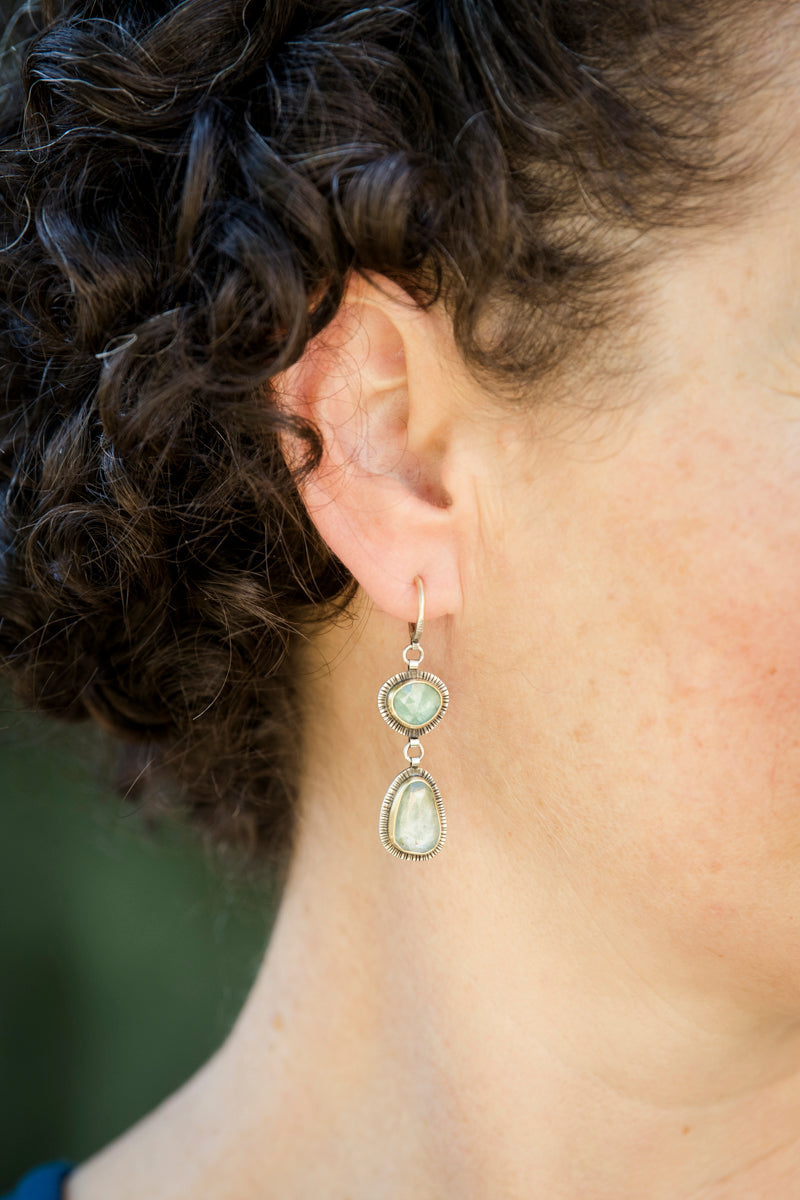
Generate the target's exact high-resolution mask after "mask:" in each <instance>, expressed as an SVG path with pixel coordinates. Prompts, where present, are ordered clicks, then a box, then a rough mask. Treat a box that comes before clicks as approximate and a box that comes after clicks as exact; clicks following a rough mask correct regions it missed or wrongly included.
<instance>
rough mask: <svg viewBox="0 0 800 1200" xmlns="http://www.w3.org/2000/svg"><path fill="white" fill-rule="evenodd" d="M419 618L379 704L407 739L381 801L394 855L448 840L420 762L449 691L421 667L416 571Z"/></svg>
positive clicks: (432, 850) (421, 592) (435, 793)
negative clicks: (401, 667)
mask: <svg viewBox="0 0 800 1200" xmlns="http://www.w3.org/2000/svg"><path fill="white" fill-rule="evenodd" d="M414 583H415V584H416V585H417V621H416V624H415V625H412V624H411V623H410V622H409V626H408V632H409V636H410V639H411V640H410V642H409V644H408V645H407V646H406V648H405V650H404V651H403V662H404V663H405V664H406V668H407V669H406V670H405V671H402V672H401V673H400V674H399V675H393V676H392V677H391V679H387V680H386V682H385V683H384V685H383V687H382V688H381V690H380V691H379V692H378V709H379V711H380V714H381V716H382V717H383V719H384V721H385V722H386V724H387V725H390V726H391V728H392V729H394V730H396V731H397V732H398V733H402V734H404V735H405V737H406V738H407V739H408V742H407V745H406V747H405V749H404V751H403V753H404V754H405V758H406V762H407V763H408V764H409V765H408V767H407V768H406V770H405V771H401V772H400V774H399V775H398V776H397V778H396V779H394V780H393V781H392V783H391V784H390V786H389V790H388V792H387V793H386V795H385V796H384V798H383V804H382V805H381V814H380V821H379V823H378V832H379V834H380V839H381V841H382V842H383V845H384V847H385V848H386V849H387V850H388V851H389V853H390V854H393V855H394V856H395V858H413V859H424V858H433V856H434V854H438V853H439V851H440V850H441V848H442V846H443V845H444V839H445V835H446V833H447V821H446V820H445V815H444V805H443V804H442V797H441V794H440V792H439V788H438V787H437V785H436V781H435V779H434V778H433V776H432V775H429V774H428V772H427V771H423V769H422V768H421V767H420V765H419V764H420V763H421V761H422V756H423V754H424V753H425V751H424V750H423V748H422V743H421V742H420V740H419V739H420V738H421V737H422V735H423V734H425V733H430V731H431V730H432V729H433V728H434V726H436V725H438V724H439V722H440V721H441V719H442V717H443V716H444V714H445V712H446V711H447V705H448V703H449V701H450V695H449V693H448V691H447V688H446V687H445V685H444V684H443V683H442V681H441V679H439V677H438V676H437V675H432V674H431V673H430V671H421V670H420V669H419V668H420V664H421V663H422V660H423V658H424V657H425V652H424V651H423V649H422V646H420V644H419V639H420V638H421V637H422V627H423V624H424V622H425V589H424V587H423V584H422V580H421V578H420V577H419V575H417V576H416V577H415V579H414Z"/></svg>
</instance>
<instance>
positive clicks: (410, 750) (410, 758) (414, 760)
mask: <svg viewBox="0 0 800 1200" xmlns="http://www.w3.org/2000/svg"><path fill="white" fill-rule="evenodd" d="M424 753H425V747H424V746H423V744H422V742H421V741H420V740H419V738H409V740H408V743H407V744H406V746H405V748H404V750H403V754H404V755H405V759H406V762H407V763H411V766H412V767H417V766H419V764H420V763H421V762H422V756H423V755H424Z"/></svg>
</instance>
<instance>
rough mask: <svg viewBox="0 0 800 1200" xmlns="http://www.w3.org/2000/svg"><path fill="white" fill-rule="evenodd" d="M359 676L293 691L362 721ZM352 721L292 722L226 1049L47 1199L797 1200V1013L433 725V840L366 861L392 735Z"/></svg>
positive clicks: (354, 667) (354, 659) (389, 765)
mask: <svg viewBox="0 0 800 1200" xmlns="http://www.w3.org/2000/svg"><path fill="white" fill-rule="evenodd" d="M372 649H373V651H374V650H375V646H373V647H372ZM348 663H349V666H348V665H347V664H348ZM365 663H366V659H365V658H364V657H363V656H362V653H361V651H360V650H358V649H357V650H356V651H355V652H354V653H353V654H351V655H349V656H348V657H347V658H346V659H345V660H343V661H342V662H340V663H339V665H338V667H337V669H336V671H334V672H332V673H331V675H330V676H329V678H328V680H327V681H323V682H322V684H321V685H320V686H318V687H317V690H316V692H315V695H316V696H317V697H319V696H320V693H321V692H325V690H326V689H330V693H331V695H330V696H328V697H327V698H325V697H323V699H325V700H326V703H323V704H321V706H320V709H319V712H320V713H321V714H324V713H326V712H330V711H332V708H331V703H332V702H331V697H332V696H333V695H334V694H336V695H339V696H341V695H345V696H347V697H348V700H349V702H350V703H352V704H353V705H354V708H355V711H361V709H360V708H359V707H358V706H359V705H362V704H363V702H364V699H365V696H366V695H367V693H369V695H370V696H371V695H372V692H374V691H375V690H376V688H375V687H374V686H373V682H374V681H373V680H371V679H370V677H369V672H368V671H366V666H365ZM372 673H373V674H374V671H373V672H372ZM365 679H366V682H365ZM377 682H378V683H380V680H377ZM373 700H374V697H373ZM363 725H364V727H365V728H363V729H362V727H361V725H360V724H357V725H356V727H355V729H353V728H351V730H350V734H349V738H345V737H344V736H343V732H344V731H343V730H342V729H341V728H337V724H336V721H332V722H331V721H325V720H322V719H320V720H318V721H317V722H316V723H315V724H314V730H315V732H314V734H313V736H311V737H310V739H309V747H308V767H307V771H306V784H305V793H304V797H303V805H302V818H301V822H300V831H299V839H298V844H297V849H296V854H295V858H294V862H293V868H292V871H291V874H290V877H289V881H288V884H287V887H286V891H285V895H284V899H283V903H282V907H281V912H280V914H279V918H278V921H277V925H276V928H275V930H274V933H273V937H272V941H271V944H270V948H269V951H268V954H267V957H266V960H265V963H264V965H263V968H262V970H261V973H260V975H259V978H258V979H257V981H256V984H255V987H254V988H253V991H252V994H251V996H250V998H249V1000H248V1003H247V1005H246V1007H245V1009H244V1011H243V1013H242V1015H241V1017H240V1019H239V1021H238V1023H237V1025H236V1027H235V1029H234V1031H233V1033H232V1034H231V1036H230V1038H229V1039H228V1041H227V1042H226V1044H225V1045H224V1046H223V1048H222V1050H221V1051H220V1052H219V1053H218V1054H217V1056H216V1057H215V1058H214V1059H212V1061H211V1062H210V1063H209V1064H208V1065H207V1066H206V1067H205V1068H204V1069H203V1070H202V1071H201V1072H200V1073H199V1074H198V1075H197V1076H196V1077H195V1078H194V1079H193V1080H192V1081H190V1083H189V1084H188V1085H187V1086H186V1087H185V1088H184V1089H183V1090H182V1091H181V1092H179V1093H178V1094H177V1095H176V1096H175V1097H174V1098H172V1099H171V1100H170V1101H168V1102H167V1103H166V1105H165V1106H163V1107H162V1108H161V1109H160V1110H158V1111H157V1112H156V1114H154V1115H153V1116H151V1117H150V1118H148V1119H147V1120H146V1121H145V1122H144V1123H142V1124H141V1125H140V1126H139V1127H138V1128H137V1129H135V1130H134V1131H133V1132H132V1133H131V1134H129V1135H127V1137H126V1138H124V1139H123V1140H122V1141H121V1142H119V1143H117V1144H116V1145H115V1146H114V1147H112V1148H111V1149H110V1150H109V1151H107V1152H106V1153H105V1154H104V1155H101V1156H99V1157H98V1159H96V1160H94V1161H93V1162H91V1163H90V1164H89V1165H88V1166H87V1167H85V1168H83V1169H82V1170H81V1171H79V1172H78V1173H77V1175H76V1177H75V1179H74V1181H73V1185H72V1186H73V1191H72V1192H71V1193H70V1200H101V1197H102V1200H106V1198H107V1196H108V1195H110V1194H112V1193H113V1194H114V1195H115V1197H117V1198H118V1200H140V1198H141V1197H142V1196H144V1195H149V1194H156V1193H157V1194H158V1195H159V1197H160V1198H162V1200H189V1197H192V1200H194V1197H196V1196H197V1195H199V1194H202V1195H206V1196H209V1197H216V1196H219V1197H220V1198H224V1200H262V1198H263V1197H265V1196H272V1195H275V1196H280V1197H281V1200H301V1198H302V1200H306V1198H310V1197H314V1198H315V1200H322V1198H324V1197H339V1196H351V1197H353V1198H354V1200H408V1198H409V1197H414V1200H434V1197H436V1198H437V1200H473V1198H474V1200H489V1198H491V1200H495V1198H499V1197H502V1198H503V1200H512V1198H514V1200H516V1198H518V1200H530V1197H532V1196H547V1197H553V1198H554V1200H587V1197H591V1198H592V1200H684V1198H686V1200H689V1198H690V1197H691V1198H692V1200H700V1198H701V1197H702V1200H754V1198H755V1197H762V1196H763V1197H767V1196H769V1197H770V1200H789V1198H790V1197H792V1198H793V1197H795V1196H796V1195H797V1188H798V1181H800V1144H798V1141H797V1139H798V1135H800V1030H798V1027H797V1024H796V1022H795V1021H794V1020H793V1019H788V1018H787V1019H781V1018H780V1017H779V1016H778V1014H777V1013H776V1012H769V1011H767V1010H766V1008H764V1007H762V1008H759V1006H758V1005H757V1004H756V1003H755V1002H754V1000H753V998H752V997H751V996H750V995H749V994H748V993H747V992H746V991H745V990H741V991H740V992H739V993H735V992H734V991H733V990H732V989H731V988H728V987H723V986H722V984H721V981H722V980H724V978H725V976H724V971H722V973H721V974H720V975H719V976H718V977H714V976H713V975H711V974H709V972H708V970H707V969H706V968H705V967H704V966H702V963H703V959H702V956H696V957H695V956H693V954H692V953H688V952H686V950H685V948H684V947H681V946H680V945H676V944H675V943H674V939H673V940H670V939H669V938H667V937H666V936H664V933H663V930H662V929H660V928H659V927H658V926H657V924H655V923H652V924H651V922H650V918H649V916H648V906H647V904H646V903H645V902H643V903H642V905H641V906H639V907H635V906H629V907H628V909H627V910H625V909H624V906H622V905H621V904H620V903H619V902H618V899H617V897H616V893H615V888H614V886H613V880H612V879H611V878H609V887H608V889H607V893H606V892H605V891H604V890H602V889H598V887H597V884H596V879H595V877H594V876H593V875H592V874H591V872H589V871H587V870H585V869H583V864H582V863H581V861H580V860H579V859H577V860H576V861H572V859H571V857H570V854H569V853H565V852H564V851H565V847H564V845H563V844H556V842H555V841H554V840H553V839H552V838H550V839H548V838H546V837H544V836H541V837H538V836H534V834H537V833H540V832H541V831H537V830H536V820H535V817H534V816H533V815H531V816H530V828H529V829H528V830H526V829H524V828H523V829H520V827H519V826H518V825H517V827H516V828H515V825H514V819H513V818H514V809H513V800H512V798H510V797H509V796H508V795H500V794H499V792H500V790H501V789H502V787H503V784H502V781H501V774H502V773H501V772H499V771H496V772H493V770H492V768H491V766H490V765H486V766H485V767H484V768H481V767H480V766H478V767H477V768H476V767H474V766H472V765H471V764H470V763H469V762H468V760H467V759H466V758H465V757H464V756H463V755H461V754H460V753H459V752H458V751H459V746H458V738H457V737H455V738H452V739H451V740H450V742H449V743H448V742H447V741H446V738H445V727H444V726H443V728H442V731H441V735H439V731H438V730H437V733H436V735H435V736H436V738H437V741H438V743H439V745H438V747H437V750H436V754H434V746H433V737H432V738H431V747H430V756H429V757H430V765H431V770H432V771H433V772H434V773H435V774H436V773H438V774H440V776H441V782H442V784H444V780H445V778H447V780H448V789H447V793H446V795H445V802H446V805H447V807H448V809H449V813H448V816H449V820H450V833H449V841H448V844H447V846H446V847H445V849H444V850H443V852H442V854H441V855H439V856H438V857H437V858H436V859H434V860H433V861H431V862H428V863H422V864H415V863H406V862H402V861H397V860H394V859H392V858H390V857H389V856H388V855H387V854H385V852H384V851H383V849H382V848H381V847H380V844H379V843H378V839H377V808H378V806H379V803H380V799H381V797H382V794H383V791H384V790H385V787H386V785H387V784H388V782H389V781H390V779H391V775H392V771H393V762H394V760H393V758H392V757H391V751H397V747H398V745H400V739H399V738H396V741H397V745H395V743H394V742H393V741H392V740H391V739H390V740H389V741H384V740H383V739H382V738H381V735H380V724H379V722H378V721H377V719H376V722H375V724H374V729H370V727H369V723H368V722H366V721H364V723H363ZM372 733H374V734H375V736H374V738H372V739H371V736H370V735H371V734H372ZM371 741H372V743H373V744H372V746H371ZM396 757H398V758H399V757H400V756H399V754H397V755H396ZM434 758H436V764H434V761H433V760H434ZM426 765H427V760H426ZM397 769H399V766H398V767H397ZM505 774H506V776H508V777H513V769H512V768H511V767H510V766H509V767H508V769H507V770H506V772H505ZM532 807H533V806H531V808H532ZM693 963H696V964H697V969H696V970H694V971H693V970H692V964H693ZM721 970H722V969H721ZM112 1183H113V1186H112Z"/></svg>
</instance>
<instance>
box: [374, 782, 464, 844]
mask: <svg viewBox="0 0 800 1200" xmlns="http://www.w3.org/2000/svg"><path fill="white" fill-rule="evenodd" d="M409 779H424V780H425V782H426V783H427V784H429V786H430V789H431V791H432V792H433V798H434V800H435V801H436V808H437V811H438V813H439V824H440V826H441V836H440V837H439V841H438V842H437V843H436V845H435V846H434V848H433V849H432V850H428V851H426V852H425V854H414V853H413V852H412V851H410V850H401V849H400V847H399V846H396V845H395V844H394V842H393V841H392V839H391V838H390V837H389V813H390V812H391V808H392V802H393V801H394V798H395V796H396V795H397V793H398V792H399V791H400V788H401V787H402V786H403V784H404V783H405V782H406V781H407V780H409ZM378 833H379V834H380V839H381V842H382V843H383V846H384V849H385V850H388V851H389V853H390V854H392V855H393V856H394V857H395V858H405V859H409V860H414V861H415V862H423V861H424V860H425V859H426V858H433V857H434V855H436V854H438V853H439V851H440V850H441V848H442V846H443V845H444V841H445V838H446V837H447V817H446V816H445V813H444V804H443V803H442V794H441V792H440V791H439V787H438V785H437V783H436V780H435V779H434V778H433V776H432V775H430V774H429V773H428V772H427V771H423V769H422V767H407V768H406V769H405V771H401V772H400V774H399V775H398V776H397V777H396V778H395V779H393V780H392V782H391V784H390V785H389V790H388V791H387V793H386V795H385V796H384V798H383V804H382V805H381V813H380V818H379V820H378Z"/></svg>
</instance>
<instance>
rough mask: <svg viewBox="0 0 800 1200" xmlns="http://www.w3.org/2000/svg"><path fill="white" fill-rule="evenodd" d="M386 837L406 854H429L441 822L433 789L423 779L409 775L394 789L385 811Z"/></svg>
mask: <svg viewBox="0 0 800 1200" xmlns="http://www.w3.org/2000/svg"><path fill="white" fill-rule="evenodd" d="M387 832H388V834H389V837H390V838H391V840H392V841H393V842H394V844H395V846H396V847H397V849H398V850H404V851H405V852H406V853H407V854H430V852H431V850H435V849H436V847H437V846H438V845H439V842H440V841H441V838H442V822H441V819H440V817H439V809H438V808H437V806H436V797H435V796H434V794H433V788H432V787H431V785H430V784H429V783H428V781H427V780H426V779H422V778H419V777H412V778H411V779H407V780H406V781H405V783H403V784H402V785H401V786H400V787H399V788H398V789H397V794H396V795H395V797H394V799H393V800H392V807H391V808H390V810H389V823H388V827H387Z"/></svg>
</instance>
